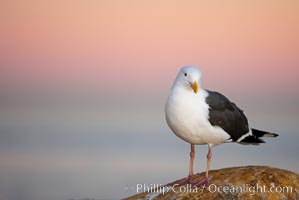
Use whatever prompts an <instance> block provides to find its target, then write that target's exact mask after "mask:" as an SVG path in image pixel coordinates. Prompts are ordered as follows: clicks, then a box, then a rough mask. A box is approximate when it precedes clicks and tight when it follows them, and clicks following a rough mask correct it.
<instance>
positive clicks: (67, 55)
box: [0, 0, 299, 91]
mask: <svg viewBox="0 0 299 200" xmlns="http://www.w3.org/2000/svg"><path fill="white" fill-rule="evenodd" d="M298 7H299V3H298V1H296V0H289V1H260V0H254V1H246V2H244V1H209V2H208V1H187V2H186V1H173V0H171V1H170V0H168V1H162V2H161V1H138V0H129V1H115V0H109V1H103V0H100V1H42V2H40V1H5V2H2V3H1V8H0V9H1V12H0V13H1V14H0V15H1V18H0V29H1V31H0V34H1V37H0V55H1V60H0V66H1V73H0V84H1V86H2V87H6V88H7V87H11V88H13V87H16V88H18V87H21V88H22V87H25V86H26V87H27V86H28V87H36V85H39V86H48V87H67V88H72V87H82V88H96V89H101V90H112V91H114V90H120V89H124V88H126V89H127V88H129V89H131V88H132V89H136V88H137V89H140V88H143V89H151V90H156V89H158V90H160V91H161V90H165V88H168V87H169V83H170V82H171V80H172V79H173V76H174V75H175V74H176V71H177V70H178V68H180V67H181V66H183V65H197V66H200V67H201V68H202V69H203V70H204V73H205V75H206V76H205V77H204V80H205V81H206V83H205V85H206V86H210V87H213V88H219V87H220V89H224V88H223V87H224V86H221V85H223V84H225V87H226V88H230V89H232V90H235V89H243V88H244V87H245V88H246V89H255V88H263V89H265V88H267V89H270V90H274V91H277V89H278V88H281V89H282V88H286V89H288V88H292V87H294V85H297V84H298V83H297V81H296V78H297V77H298V75H299V68H298V65H299V59H298V52H299V37H298V35H299V14H298V12H297V11H298ZM153 79H155V80H154V81H153ZM136 82H138V83H136ZM236 83H237V84H236ZM137 89H136V91H138V90H137Z"/></svg>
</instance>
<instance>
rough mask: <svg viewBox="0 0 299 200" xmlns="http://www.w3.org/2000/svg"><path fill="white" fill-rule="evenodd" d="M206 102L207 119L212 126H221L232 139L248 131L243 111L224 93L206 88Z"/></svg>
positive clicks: (234, 139) (236, 138)
mask: <svg viewBox="0 0 299 200" xmlns="http://www.w3.org/2000/svg"><path fill="white" fill-rule="evenodd" d="M207 92H208V94H209V96H208V97H207V98H206V103H207V104H208V105H209V106H210V108H209V121H210V123H211V124H212V125H213V126H219V127H221V128H222V129H223V130H224V131H225V132H227V133H228V134H229V135H230V136H231V139H232V140H233V141H237V140H238V139H239V138H240V137H241V136H243V135H245V134H246V133H248V132H249V127H248V121H247V118H246V116H245V115H244V113H243V111H242V110H241V109H240V108H238V107H237V106H236V104H234V103H232V102H230V100H228V99H227V98H226V97H225V96H224V95H222V94H220V93H218V92H213V91H209V90H207Z"/></svg>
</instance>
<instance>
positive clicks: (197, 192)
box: [126, 166, 299, 200]
mask: <svg viewBox="0 0 299 200" xmlns="http://www.w3.org/2000/svg"><path fill="white" fill-rule="evenodd" d="M204 175H205V173H204V172H203V173H200V174H196V175H195V177H194V179H193V181H198V180H199V179H201V178H203V177H204ZM209 180H210V185H209V186H205V187H204V186H203V187H198V188H192V187H191V186H190V185H183V186H179V187H173V185H174V183H175V182H172V183H169V184H166V185H165V186H159V187H156V188H155V189H154V190H152V191H149V192H144V193H140V194H136V195H134V196H132V197H128V198H126V200H135V199H136V200H137V199H139V200H140V199H146V200H150V199H154V200H161V199H178V200H187V199H191V200H192V199H231V200H235V199H236V200H237V199H260V200H264V199H271V200H276V199H277V200H282V199H293V200H296V199H299V175H298V174H296V173H294V172H291V171H287V170H282V169H277V168H272V167H265V166H246V167H232V168H225V169H219V170H211V171H210V172H209ZM163 193H164V194H163Z"/></svg>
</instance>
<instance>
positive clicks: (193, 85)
mask: <svg viewBox="0 0 299 200" xmlns="http://www.w3.org/2000/svg"><path fill="white" fill-rule="evenodd" d="M190 86H191V88H192V89H193V91H194V93H197V92H198V90H199V87H198V83H197V82H196V81H194V82H193V83H190Z"/></svg>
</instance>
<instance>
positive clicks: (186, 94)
mask: <svg viewBox="0 0 299 200" xmlns="http://www.w3.org/2000/svg"><path fill="white" fill-rule="evenodd" d="M207 96H208V93H207V91H205V90H203V89H201V90H200V91H199V93H197V94H195V93H192V92H190V91H186V90H184V89H182V88H173V90H172V92H171V94H170V95H169V97H168V99H167V102H166V106H165V117H166V121H167V124H168V126H169V127H170V129H171V130H172V131H173V132H174V133H175V134H176V135H177V136H178V137H180V138H181V139H183V140H185V141H186V142H189V143H192V144H209V145H210V146H215V145H218V144H221V143H224V142H226V141H227V139H228V138H229V135H228V134H227V133H226V132H225V131H224V130H223V129H221V128H219V127H213V126H212V125H211V124H210V122H209V121H208V119H209V106H208V104H207V103H206V102H205V99H206V97H207Z"/></svg>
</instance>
